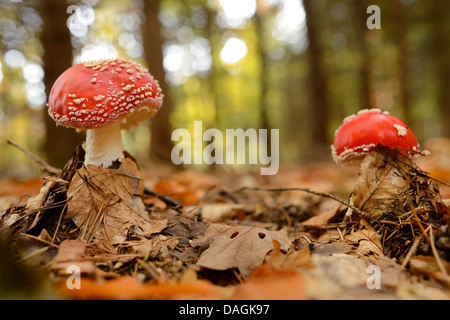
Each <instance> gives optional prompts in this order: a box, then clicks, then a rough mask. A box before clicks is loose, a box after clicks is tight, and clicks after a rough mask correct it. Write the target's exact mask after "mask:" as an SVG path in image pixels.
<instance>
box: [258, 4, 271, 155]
mask: <svg viewBox="0 0 450 320" xmlns="http://www.w3.org/2000/svg"><path fill="white" fill-rule="evenodd" d="M263 19H264V14H263V13H262V12H257V13H256V14H255V18H254V20H255V31H256V35H257V37H258V39H259V41H258V43H257V50H258V55H259V59H260V61H261V62H260V68H261V73H260V75H259V79H260V93H259V94H260V98H259V106H260V113H261V114H260V117H261V125H260V127H261V129H267V150H271V143H272V142H271V134H270V129H271V125H270V121H269V110H268V103H267V93H268V83H267V82H268V81H269V77H270V76H269V74H268V65H267V61H268V57H267V54H266V51H265V47H264V39H265V35H264V23H263Z"/></svg>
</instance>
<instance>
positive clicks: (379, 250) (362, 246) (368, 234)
mask: <svg viewBox="0 0 450 320" xmlns="http://www.w3.org/2000/svg"><path fill="white" fill-rule="evenodd" d="M345 240H346V241H349V242H354V243H358V245H357V247H356V252H357V253H359V254H361V255H369V254H376V255H378V256H383V255H384V254H383V245H382V244H381V235H379V234H378V233H377V232H376V231H375V229H374V228H372V227H371V226H370V225H369V224H368V223H367V222H366V221H365V220H361V228H360V229H359V230H356V231H353V232H352V233H350V234H349V235H347V236H345Z"/></svg>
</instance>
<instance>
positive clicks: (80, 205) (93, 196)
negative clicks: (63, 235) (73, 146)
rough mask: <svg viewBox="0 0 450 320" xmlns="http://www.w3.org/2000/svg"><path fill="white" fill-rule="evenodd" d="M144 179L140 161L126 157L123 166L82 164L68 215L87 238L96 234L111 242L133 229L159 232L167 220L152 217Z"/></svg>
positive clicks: (70, 193) (74, 181) (70, 196)
mask: <svg viewBox="0 0 450 320" xmlns="http://www.w3.org/2000/svg"><path fill="white" fill-rule="evenodd" d="M142 192H143V183H142V179H141V176H140V173H139V169H138V168H137V166H136V164H135V163H134V162H133V161H132V160H131V159H129V158H125V159H124V160H123V161H122V164H121V166H120V168H119V169H104V168H99V167H96V166H90V165H89V166H88V167H87V169H86V168H81V169H79V170H78V171H77V173H76V174H75V176H74V177H73V179H72V181H71V183H70V186H69V190H68V192H67V197H68V199H69V204H68V208H67V213H66V215H65V218H71V219H72V220H73V221H74V222H75V224H76V225H77V226H78V227H79V228H80V229H81V230H82V236H83V238H84V239H86V240H89V239H91V238H92V237H93V236H94V235H95V237H96V238H97V239H100V240H101V239H108V240H109V241H110V242H111V243H121V242H123V241H124V240H125V239H126V237H127V234H128V232H129V231H130V230H131V231H133V232H134V233H137V234H138V235H144V236H148V235H151V234H153V233H158V232H160V231H161V230H162V229H164V228H165V227H166V226H167V220H150V219H149V217H148V215H147V213H146V211H145V207H144V204H143V202H142V199H141V197H140V195H142Z"/></svg>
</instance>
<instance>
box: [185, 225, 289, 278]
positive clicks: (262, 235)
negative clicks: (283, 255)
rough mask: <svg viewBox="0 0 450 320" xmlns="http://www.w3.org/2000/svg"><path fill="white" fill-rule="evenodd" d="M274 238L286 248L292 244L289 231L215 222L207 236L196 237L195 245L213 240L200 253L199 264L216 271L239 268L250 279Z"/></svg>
mask: <svg viewBox="0 0 450 320" xmlns="http://www.w3.org/2000/svg"><path fill="white" fill-rule="evenodd" d="M272 240H276V241H278V243H280V246H281V248H282V249H283V250H288V249H289V247H290V245H291V243H292V241H291V240H289V238H288V236H287V233H286V232H285V231H269V230H267V229H264V228H259V227H248V226H226V225H222V224H212V225H210V226H209V228H208V229H207V230H206V232H205V235H204V237H203V238H201V239H198V240H194V241H193V242H192V243H191V245H192V246H193V247H195V246H205V244H207V243H210V246H209V248H208V249H206V250H205V251H204V252H203V253H202V254H201V255H200V258H199V260H198V261H197V265H198V266H200V267H203V268H207V269H213V270H227V269H231V268H237V269H238V270H239V272H240V273H241V275H242V276H243V277H244V278H246V277H248V276H249V275H250V273H251V272H252V270H253V269H255V268H256V267H258V266H260V265H261V264H262V263H263V262H264V258H265V257H266V255H267V253H268V252H269V251H270V250H272V249H273V244H272Z"/></svg>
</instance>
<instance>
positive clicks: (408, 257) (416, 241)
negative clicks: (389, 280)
mask: <svg viewBox="0 0 450 320" xmlns="http://www.w3.org/2000/svg"><path fill="white" fill-rule="evenodd" d="M422 238H423V234H421V235H420V236H418V237H417V238H415V239H414V243H413V244H412V246H411V248H409V251H408V253H407V254H406V257H405V260H403V262H402V269H405V268H406V265H407V264H408V263H409V260H411V257H412V256H413V254H414V253H416V251H417V247H418V246H419V243H420V240H422Z"/></svg>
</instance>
